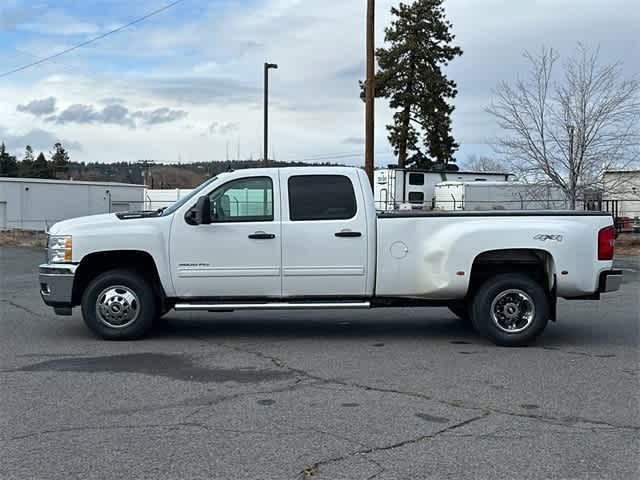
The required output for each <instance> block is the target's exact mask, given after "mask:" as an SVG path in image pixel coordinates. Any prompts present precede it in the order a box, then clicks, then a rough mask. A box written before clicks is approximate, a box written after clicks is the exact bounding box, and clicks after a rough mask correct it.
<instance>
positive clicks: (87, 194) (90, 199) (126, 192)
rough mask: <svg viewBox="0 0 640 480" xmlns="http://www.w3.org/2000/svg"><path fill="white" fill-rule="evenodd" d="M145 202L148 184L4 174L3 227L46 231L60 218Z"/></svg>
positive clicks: (0, 192) (0, 191) (0, 186)
mask: <svg viewBox="0 0 640 480" xmlns="http://www.w3.org/2000/svg"><path fill="white" fill-rule="evenodd" d="M143 205H144V185H133V184H128V183H114V182H85V181H73V180H49V179H39V178H6V177H0V229H10V228H16V229H23V230H45V229H46V228H47V226H49V225H52V224H53V223H55V222H58V221H60V220H66V219H68V218H74V217H81V216H83V215H94V214H98V213H109V212H122V211H127V210H141V209H142V208H143Z"/></svg>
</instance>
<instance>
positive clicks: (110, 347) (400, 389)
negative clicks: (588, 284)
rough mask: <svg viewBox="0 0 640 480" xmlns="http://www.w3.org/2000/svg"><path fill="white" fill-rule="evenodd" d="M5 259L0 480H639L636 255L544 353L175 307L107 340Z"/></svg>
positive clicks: (386, 315)
mask: <svg viewBox="0 0 640 480" xmlns="http://www.w3.org/2000/svg"><path fill="white" fill-rule="evenodd" d="M41 259H42V252H39V251H33V250H26V249H10V248H2V249H0V327H1V331H2V336H1V340H0V341H1V342H2V347H1V348H0V400H1V402H0V478H2V479H3V480H4V479H14V478H15V479H25V478H29V479H58V478H60V479H67V478H70V477H78V478H96V479H103V478H135V479H147V478H148V479H157V478H172V479H173V478H175V479H205V478H206V479H218V478H219V479H228V478H234V479H245V478H247V479H254V478H265V479H266V478H268V479H276V478H277V479H280V478H284V479H304V478H306V479H314V480H315V479H373V478H375V479H404V478H428V479H442V478H456V479H466V478H468V479H478V478H491V479H496V478H504V479H514V478H526V479H529V478H531V479H538V478H540V479H542V478H545V479H546V478H559V479H560V478H562V479H568V478H571V479H575V478H580V479H582V478H584V479H590V478H594V479H596V478H597V479H601V478H612V479H619V478H621V479H627V478H638V476H639V472H640V395H639V394H640V383H639V380H640V350H639V343H640V333H639V332H640V318H639V316H640V314H639V312H640V295H639V292H640V289H639V287H640V274H639V273H638V271H639V270H640V259H638V258H637V257H626V258H623V259H621V260H619V261H618V262H617V263H618V265H619V266H620V267H622V268H624V269H625V275H626V281H625V284H624V285H623V287H622V290H621V291H620V292H616V293H613V294H610V295H607V296H604V297H603V300H602V301H600V302H590V301H581V302H565V301H561V302H560V304H559V319H560V320H559V322H558V323H557V324H550V325H549V327H548V328H547V331H546V332H545V334H544V335H543V336H542V337H541V338H540V339H539V341H538V342H537V343H536V344H535V345H533V346H531V347H528V348H521V349H506V348H498V347H495V346H493V345H491V344H489V343H488V342H486V341H485V340H483V339H480V338H479V337H477V336H476V335H475V334H474V333H473V332H471V331H469V330H467V329H466V327H465V326H464V325H462V323H461V322H459V321H457V320H456V319H455V318H454V317H453V316H452V315H451V314H450V313H449V312H448V310H446V309H440V308H434V309H416V308H411V309H382V310H372V311H368V312H366V311H365V312H360V311H322V312H306V311H305V312H257V313H248V312H236V313H220V314H204V313H184V314H176V313H170V314H169V315H168V316H167V322H166V324H164V325H163V326H161V327H160V328H158V329H157V331H156V332H155V333H154V335H153V336H152V337H151V338H149V339H147V340H144V341H138V342H103V341H101V340H97V339H95V338H93V337H92V336H91V335H90V334H89V332H88V331H87V330H86V328H85V327H84V325H83V324H82V321H81V319H80V316H79V313H78V312H76V311H74V315H73V316H72V317H56V316H55V315H53V313H52V311H51V310H50V309H48V308H46V307H45V306H44V305H43V304H42V303H41V301H40V298H39V296H38V293H37V276H36V265H37V264H38V263H39V261H40V260H41Z"/></svg>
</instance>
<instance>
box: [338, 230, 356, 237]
mask: <svg viewBox="0 0 640 480" xmlns="http://www.w3.org/2000/svg"><path fill="white" fill-rule="evenodd" d="M335 235H336V237H346V238H353V237H361V236H362V233H360V232H351V231H348V230H347V231H342V232H336V233H335Z"/></svg>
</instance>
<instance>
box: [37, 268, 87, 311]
mask: <svg viewBox="0 0 640 480" xmlns="http://www.w3.org/2000/svg"><path fill="white" fill-rule="evenodd" d="M77 268H78V266H77V265H67V264H43V265H40V267H39V268H38V270H39V275H38V279H39V283H40V296H41V297H42V300H43V301H44V303H45V304H47V305H49V306H50V307H53V308H54V310H55V311H56V313H59V314H62V315H70V314H71V306H72V303H71V302H72V298H71V297H72V293H73V280H74V278H75V274H76V269H77Z"/></svg>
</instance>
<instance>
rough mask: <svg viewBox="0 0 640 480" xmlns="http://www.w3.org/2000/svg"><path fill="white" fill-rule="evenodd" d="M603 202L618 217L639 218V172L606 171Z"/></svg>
mask: <svg viewBox="0 0 640 480" xmlns="http://www.w3.org/2000/svg"><path fill="white" fill-rule="evenodd" d="M603 199H604V200H605V202H607V201H608V202H612V201H613V202H615V206H614V205H609V208H610V209H615V210H616V212H615V215H616V216H618V217H630V218H635V217H640V170H608V171H606V172H605V173H604V197H603Z"/></svg>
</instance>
